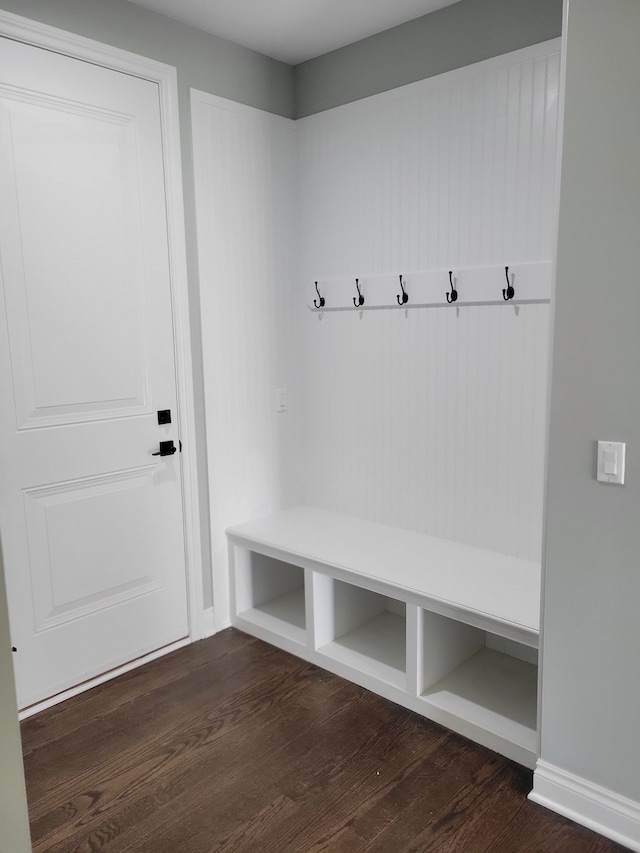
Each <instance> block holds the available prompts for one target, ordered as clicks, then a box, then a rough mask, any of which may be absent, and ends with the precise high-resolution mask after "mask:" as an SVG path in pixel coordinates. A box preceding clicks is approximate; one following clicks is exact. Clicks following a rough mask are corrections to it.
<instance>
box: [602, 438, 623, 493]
mask: <svg viewBox="0 0 640 853" xmlns="http://www.w3.org/2000/svg"><path fill="white" fill-rule="evenodd" d="M625 450H626V444H625V443H624V442H623V441H599V442H598V473H597V477H598V480H599V482H601V483H612V484H614V485H617V486H622V485H623V484H624V462H625Z"/></svg>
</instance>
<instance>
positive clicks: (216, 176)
mask: <svg viewBox="0 0 640 853" xmlns="http://www.w3.org/2000/svg"><path fill="white" fill-rule="evenodd" d="M192 122H193V139H194V172H195V182H196V204H197V219H198V258H199V276H200V293H201V317H202V336H203V359H204V383H205V389H204V390H205V407H206V421H207V452H208V466H209V488H210V508H211V538H212V552H213V573H214V612H215V615H216V623H217V625H218V626H221V625H224V624H225V623H226V622H227V621H228V578H227V546H226V538H225V535H224V531H225V529H226V528H227V527H228V526H229V525H231V524H235V523H238V522H240V521H244V520H246V519H250V518H253V517H256V516H258V515H261V514H268V513H269V512H271V511H273V510H275V509H278V508H281V507H282V506H283V505H285V504H287V503H289V502H290V500H291V498H290V494H291V491H292V488H293V486H292V482H293V476H294V474H295V465H294V464H293V463H292V462H291V459H290V458H288V457H289V455H290V454H292V453H293V451H294V448H295V441H294V430H293V427H292V418H291V412H287V413H277V412H276V389H277V388H280V387H284V388H288V389H289V391H290V392H291V386H292V382H291V375H290V365H291V363H292V362H293V361H294V360H295V359H294V358H292V351H293V349H294V343H293V334H294V325H293V323H292V322H291V317H290V310H291V305H292V302H293V299H292V283H293V281H294V278H293V268H294V252H295V238H294V231H295V216H294V208H295V169H294V168H293V164H295V145H296V141H295V125H294V123H293V122H291V121H288V120H286V119H282V118H278V117H275V116H271V115H269V114H268V113H263V112H261V111H259V110H254V109H251V108H248V107H243V106H241V105H238V104H234V103H232V102H229V101H225V100H223V99H221V98H217V97H214V96H211V95H208V94H206V93H202V92H195V91H194V92H192Z"/></svg>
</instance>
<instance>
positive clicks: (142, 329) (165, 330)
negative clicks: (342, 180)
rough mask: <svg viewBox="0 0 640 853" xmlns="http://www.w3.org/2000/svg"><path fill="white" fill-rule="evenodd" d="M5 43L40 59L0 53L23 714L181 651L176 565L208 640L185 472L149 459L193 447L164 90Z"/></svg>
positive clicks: (8, 493) (17, 24)
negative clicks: (120, 670) (103, 677)
mask: <svg viewBox="0 0 640 853" xmlns="http://www.w3.org/2000/svg"><path fill="white" fill-rule="evenodd" d="M7 30H8V31H9V32H7ZM0 32H4V33H7V34H8V35H10V36H12V37H13V38H23V39H25V40H27V41H29V42H31V43H32V44H33V43H40V44H42V46H44V47H47V48H49V50H47V51H44V50H39V49H38V48H36V47H33V46H27V45H25V44H21V43H19V42H18V41H9V40H7V39H3V40H2V44H1V46H0V83H1V85H0V146H1V148H2V158H1V161H0V162H1V163H2V166H0V193H1V196H2V199H3V203H2V205H1V207H0V257H1V262H2V278H3V284H4V301H3V309H5V314H6V316H5V318H3V334H2V356H1V358H2V367H1V374H2V383H3V389H2V399H3V405H2V415H1V416H0V417H1V421H0V429H1V430H2V443H3V472H2V504H1V505H2V515H1V516H0V521H2V524H3V535H4V540H5V556H6V564H7V574H8V578H7V585H8V591H9V597H10V608H11V624H12V633H13V642H14V644H15V645H16V646H17V647H18V654H17V659H16V664H17V665H16V669H17V685H18V692H19V701H20V704H21V706H24V705H28V704H30V703H32V702H36V701H39V700H41V699H42V698H44V697H45V696H46V695H51V694H52V693H57V692H59V691H61V690H64V689H65V688H67V687H70V686H72V685H73V684H77V683H78V682H80V681H84V680H86V679H90V678H92V677H93V676H96V675H99V674H101V673H103V672H104V671H106V670H109V669H112V668H113V667H118V666H119V665H120V664H122V663H124V662H126V661H130V660H132V659H134V658H139V657H141V656H143V655H145V654H146V653H148V652H150V651H153V650H154V649H158V648H159V647H161V646H165V645H167V644H169V643H171V642H173V641H175V640H178V639H180V638H181V637H184V636H186V634H187V633H188V632H189V622H188V619H187V595H186V588H185V558H186V561H187V567H188V570H189V580H190V584H189V604H190V616H191V619H190V635H191V638H192V639H196V638H197V637H199V636H202V627H201V626H202V590H201V581H202V578H201V573H200V566H199V560H198V559H197V555H198V549H199V543H198V538H197V531H198V520H197V500H196V499H195V498H196V482H195V468H194V465H195V460H194V454H193V452H191V453H189V452H188V451H187V452H185V454H183V459H182V461H183V466H181V464H180V462H181V459H180V457H179V456H178V455H176V456H170V457H166V458H159V457H156V458H154V457H152V456H151V453H152V451H154V450H156V449H157V445H158V442H159V441H160V440H165V439H169V438H172V439H173V440H174V441H175V442H176V444H177V443H178V438H179V436H180V437H181V438H183V439H184V440H185V445H186V448H185V450H186V449H187V448H189V449H193V448H194V447H195V442H194V440H193V423H192V417H191V412H192V402H193V400H192V389H191V382H190V359H189V348H188V327H187V325H186V304H185V302H186V290H185V288H186V279H185V276H184V243H183V235H182V234H181V230H182V206H181V194H180V184H179V158H178V159H177V161H176V155H178V152H179V149H178V146H177V129H176V116H175V114H174V115H173V116H172V115H171V112H172V108H173V107H174V106H175V72H173V74H171V71H172V69H168V68H167V67H166V66H160V65H159V64H158V63H147V62H146V61H144V60H138V58H136V57H132V56H131V55H129V54H124V53H122V52H120V51H112V50H111V49H107V48H104V47H102V46H99V45H96V44H95V43H93V42H88V41H87V40H83V39H75V38H74V37H69V36H67V35H66V34H61V33H59V31H52V30H50V29H49V28H42V27H39V26H34V25H33V24H31V22H26V23H25V22H24V21H23V19H18V18H16V17H15V16H8V15H5V14H4V13H2V15H0ZM70 47H71V48H72V49H71V50H70ZM51 48H54V49H55V48H57V49H59V50H64V52H65V53H70V52H72V53H73V54H74V55H75V56H79V57H80V58H79V59H78V58H72V57H70V56H65V55H62V54H59V53H53V52H51ZM105 59H108V63H106V64H108V65H109V66H110V68H106V67H104V66H103V64H96V63H98V62H101V63H103V62H104V61H105ZM83 60H91V64H89V63H88V62H86V61H83ZM123 66H124V67H123ZM114 67H115V68H118V67H120V68H122V70H124V71H126V72H127V73H126V74H122V73H119V71H116V70H111V69H113V68H114ZM141 71H142V72H143V74H142V76H140V72H141ZM149 72H151V73H149ZM150 78H151V79H150ZM172 119H173V120H172ZM161 125H162V127H161ZM171 148H172V149H173V150H170V149H171ZM167 232H168V233H167ZM172 301H173V306H172ZM172 310H173V314H174V318H173V322H172ZM7 330H8V331H7ZM174 337H175V341H176V349H177V353H178V368H179V370H178V379H179V382H178V386H177V390H178V392H179V393H180V400H179V401H178V399H177V396H176V370H175V364H174ZM165 408H166V409H171V411H172V415H173V418H172V424H171V425H170V426H162V427H161V426H159V425H158V424H157V418H156V411H157V409H165ZM178 428H179V429H178ZM182 468H184V470H181V469H182ZM183 481H184V485H185V489H184V499H183V494H182V483H183ZM183 508H184V518H183ZM185 521H186V524H185V525H184V527H183V522H185ZM185 533H186V536H185ZM45 683H46V686H45Z"/></svg>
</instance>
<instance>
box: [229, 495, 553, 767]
mask: <svg viewBox="0 0 640 853" xmlns="http://www.w3.org/2000/svg"><path fill="white" fill-rule="evenodd" d="M227 536H228V539H229V555H230V567H231V578H232V582H231V596H232V602H231V609H232V623H233V625H235V626H236V627H237V628H239V629H241V630H243V631H246V632H247V633H249V634H252V635H254V636H256V637H259V638H260V639H263V640H265V641H267V642H269V643H272V644H273V645H276V646H278V647H280V648H282V649H285V650H287V651H289V652H291V653H293V654H295V655H298V656H299V657H301V658H304V659H305V660H308V661H311V662H313V663H315V664H317V665H319V666H321V667H324V668H325V669H328V670H330V671H332V672H335V673H336V674H338V675H341V676H343V677H344V678H348V679H350V680H351V681H353V682H356V683H357V684H360V685H362V686H363V687H366V688H367V689H369V690H372V691H374V692H375V693H378V694H380V695H382V696H385V697H387V698H388V699H391V700H393V701H395V702H398V703H399V704H401V705H403V706H405V707H407V708H410V709H412V710H413V711H416V712H418V713H420V714H422V715H424V716H425V717H428V718H430V719H432V720H435V721H436V722H438V723H441V724H442V725H445V726H447V727H448V728H450V729H453V730H454V731H457V732H460V733H461V734H463V735H466V736H467V737H469V738H471V739H473V740H475V741H477V742H478V743H482V744H484V745H485V746H488V747H490V748H491V749H494V750H496V751H497V752H499V753H501V754H503V755H506V756H508V757H509V758H512V759H514V760H515V761H518V762H519V763H521V764H524V765H526V766H529V767H533V766H534V764H535V760H536V756H537V734H536V719H537V648H538V636H539V610H540V565H539V564H538V563H533V562H529V561H527V560H521V559H518V558H515V557H509V556H506V555H504V554H498V553H495V552H493V551H488V550H485V549H481V548H474V547H471V546H468V545H463V544H460V543H457V542H451V541H449V540H445V539H438V538H436V537H433V536H426V535H423V534H420V533H415V532H412V531H409V530H403V529H400V528H396V527H389V526H387V525H382V524H376V523H374V522H370V521H363V520H362V519H358V518H350V517H347V516H344V515H339V514H337V513H332V512H327V511H325V510H320V509H315V508H312V507H296V508H295V509H289V510H285V511H283V512H279V513H276V514H275V515H272V516H269V517H268V518H263V519H259V520H256V521H251V522H248V523H246V524H241V525H238V526H235V527H231V528H230V529H229V530H227Z"/></svg>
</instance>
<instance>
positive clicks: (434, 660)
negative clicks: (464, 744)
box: [418, 611, 538, 751]
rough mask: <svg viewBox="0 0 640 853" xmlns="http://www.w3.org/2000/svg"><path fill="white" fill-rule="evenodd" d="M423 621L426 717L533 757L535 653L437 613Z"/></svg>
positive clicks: (422, 674)
mask: <svg viewBox="0 0 640 853" xmlns="http://www.w3.org/2000/svg"><path fill="white" fill-rule="evenodd" d="M421 618H422V632H421V633H422V647H421V659H422V665H421V671H420V672H419V674H418V678H419V682H418V684H419V690H420V698H421V699H422V700H423V701H424V702H425V704H427V705H428V706H429V712H428V713H429V714H430V715H433V712H434V710H435V711H439V712H440V713H442V714H445V715H446V717H447V718H449V717H453V718H457V719H459V720H463V721H464V722H465V724H466V725H468V726H472V727H474V728H477V729H478V730H479V731H482V732H485V733H487V734H488V735H489V736H490V737H492V738H493V737H495V738H498V739H505V740H506V741H508V742H509V743H510V744H513V745H517V746H519V747H521V748H522V749H523V750H527V751H535V749H536V716H537V680H538V674H537V651H536V650H535V649H533V648H530V647H528V646H525V645H522V644H521V643H517V642H514V641H512V640H508V639H505V638H503V637H500V636H497V635H495V634H492V633H490V632H488V631H483V630H480V629H479V628H475V627H472V626H470V625H466V624H464V623H463V622H460V621H458V620H456V619H450V618H448V617H446V616H441V615H439V614H437V613H432V612H429V611H422V612H421ZM436 716H437V714H436Z"/></svg>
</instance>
